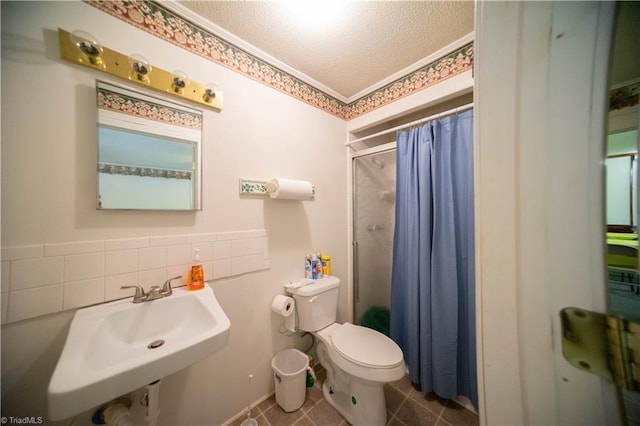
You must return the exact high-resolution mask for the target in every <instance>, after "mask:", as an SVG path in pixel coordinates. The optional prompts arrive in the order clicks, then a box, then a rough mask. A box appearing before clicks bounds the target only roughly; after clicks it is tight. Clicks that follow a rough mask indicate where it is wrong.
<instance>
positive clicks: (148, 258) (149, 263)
mask: <svg viewBox="0 0 640 426" xmlns="http://www.w3.org/2000/svg"><path fill="white" fill-rule="evenodd" d="M139 254H140V262H139V269H140V270H141V271H144V270H148V269H157V268H162V267H165V266H167V248H166V247H149V248H143V249H140V252H139Z"/></svg>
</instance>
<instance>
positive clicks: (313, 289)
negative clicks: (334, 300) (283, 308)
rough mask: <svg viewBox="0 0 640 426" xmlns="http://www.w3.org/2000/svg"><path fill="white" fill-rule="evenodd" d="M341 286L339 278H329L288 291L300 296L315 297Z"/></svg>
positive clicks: (319, 279)
mask: <svg viewBox="0 0 640 426" xmlns="http://www.w3.org/2000/svg"><path fill="white" fill-rule="evenodd" d="M339 285H340V280H339V279H338V277H334V276H329V277H324V278H318V279H317V280H313V282H312V283H311V284H307V285H305V286H304V287H300V288H288V289H287V291H288V292H289V293H291V294H295V295H298V296H315V295H317V294H320V293H324V292H325V291H329V290H331V289H334V288H336V287H338V286H339Z"/></svg>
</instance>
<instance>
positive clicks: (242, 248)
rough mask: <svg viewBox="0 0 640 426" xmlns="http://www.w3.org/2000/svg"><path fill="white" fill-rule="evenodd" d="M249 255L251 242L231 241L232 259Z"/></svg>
mask: <svg viewBox="0 0 640 426" xmlns="http://www.w3.org/2000/svg"><path fill="white" fill-rule="evenodd" d="M248 254H249V240H233V241H231V257H238V256H247V255H248Z"/></svg>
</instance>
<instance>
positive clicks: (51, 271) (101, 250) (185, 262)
mask: <svg viewBox="0 0 640 426" xmlns="http://www.w3.org/2000/svg"><path fill="white" fill-rule="evenodd" d="M268 246H269V242H268V232H267V230H264V229H254V230H248V231H233V232H219V233H203V234H190V235H170V236H159V237H137V238H120V239H112V240H105V241H77V242H64V243H47V244H33V245H24V246H15V247H3V248H2V256H3V259H2V260H3V262H2V264H1V275H0V280H1V290H2V293H3V296H2V305H0V308H2V313H1V315H2V318H1V319H2V320H3V321H5V322H12V321H18V320H21V319H26V318H31V317H33V316H39V315H43V314H46V313H51V312H57V311H60V310H63V309H73V308H78V307H82V306H88V305H92V304H95V303H100V302H103V301H111V300H115V299H120V298H124V297H130V296H131V295H132V294H133V290H121V289H120V287H121V286H123V285H142V286H143V287H144V288H145V290H149V288H150V287H151V286H152V285H158V286H160V285H162V284H163V283H164V281H165V280H166V279H167V278H168V277H174V276H178V275H180V276H182V278H181V279H179V280H176V281H174V282H173V286H174V287H180V286H184V285H186V281H187V274H188V272H189V270H190V268H191V266H192V264H193V260H194V256H193V249H194V248H198V249H199V250H200V261H201V263H202V266H203V268H204V272H205V279H206V280H213V279H219V278H224V277H229V276H232V275H239V274H244V273H247V272H251V271H258V270H261V269H268V268H269V267H270V260H269V248H268ZM34 297H35V298H42V297H46V298H48V299H47V300H38V301H36V302H35V303H34V306H29V302H30V301H29V299H30V298H34Z"/></svg>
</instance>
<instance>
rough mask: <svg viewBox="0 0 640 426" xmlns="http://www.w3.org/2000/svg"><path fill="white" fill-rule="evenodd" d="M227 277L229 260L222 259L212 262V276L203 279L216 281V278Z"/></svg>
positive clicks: (229, 271) (228, 274) (229, 269)
mask: <svg viewBox="0 0 640 426" xmlns="http://www.w3.org/2000/svg"><path fill="white" fill-rule="evenodd" d="M229 276H231V259H222V260H214V261H213V274H212V275H211V276H209V277H205V278H207V279H208V280H209V279H213V280H216V279H218V278H224V277H229Z"/></svg>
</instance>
